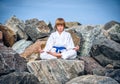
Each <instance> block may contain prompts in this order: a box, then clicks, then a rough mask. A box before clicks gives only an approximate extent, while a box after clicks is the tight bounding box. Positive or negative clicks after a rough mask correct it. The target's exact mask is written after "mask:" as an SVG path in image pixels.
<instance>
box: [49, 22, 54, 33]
mask: <svg viewBox="0 0 120 84" xmlns="http://www.w3.org/2000/svg"><path fill="white" fill-rule="evenodd" d="M48 27H49V28H50V31H51V32H52V31H53V27H52V24H51V22H49V23H48Z"/></svg>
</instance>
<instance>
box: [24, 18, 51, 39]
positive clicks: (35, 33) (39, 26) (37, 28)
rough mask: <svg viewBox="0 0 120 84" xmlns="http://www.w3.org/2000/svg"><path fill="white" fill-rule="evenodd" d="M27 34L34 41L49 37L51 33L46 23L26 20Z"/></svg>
mask: <svg viewBox="0 0 120 84" xmlns="http://www.w3.org/2000/svg"><path fill="white" fill-rule="evenodd" d="M25 32H26V33H27V34H28V35H29V36H30V38H31V39H32V40H33V41H36V40H37V39H40V38H43V37H47V36H48V35H49V33H50V28H49V27H48V26H47V25H46V23H45V22H44V21H38V19H30V20H26V27H25Z"/></svg>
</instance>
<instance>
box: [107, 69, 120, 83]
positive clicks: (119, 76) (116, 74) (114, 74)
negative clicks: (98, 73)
mask: <svg viewBox="0 0 120 84" xmlns="http://www.w3.org/2000/svg"><path fill="white" fill-rule="evenodd" d="M105 76H108V77H111V78H113V79H115V80H116V81H117V82H119V83H120V69H108V70H106V73H105Z"/></svg>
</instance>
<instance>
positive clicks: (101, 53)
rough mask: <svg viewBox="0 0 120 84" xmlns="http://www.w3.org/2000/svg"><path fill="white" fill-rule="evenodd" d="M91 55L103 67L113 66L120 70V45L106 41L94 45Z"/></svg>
mask: <svg viewBox="0 0 120 84" xmlns="http://www.w3.org/2000/svg"><path fill="white" fill-rule="evenodd" d="M90 53H91V56H92V57H94V58H95V59H96V60H97V61H98V62H99V63H100V64H101V65H102V66H106V65H108V64H112V65H113V66H114V68H120V44H118V43H116V42H114V41H112V40H109V39H104V40H101V42H100V43H99V44H96V45H93V47H92V48H91V52H90Z"/></svg>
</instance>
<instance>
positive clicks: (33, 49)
mask: <svg viewBox="0 0 120 84" xmlns="http://www.w3.org/2000/svg"><path fill="white" fill-rule="evenodd" d="M45 44H46V41H40V40H37V41H36V42H35V43H34V44H32V45H30V46H29V47H28V48H26V49H25V51H24V52H23V53H21V54H20V55H21V56H22V57H24V58H27V59H31V57H32V58H33V57H35V59H36V58H38V56H40V55H39V54H40V52H39V50H40V49H43V48H44V47H45ZM32 54H35V55H36V56H33V55H32ZM33 59H34V58H33ZM35 59H34V60H35ZM31 60H32V59H31Z"/></svg>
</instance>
